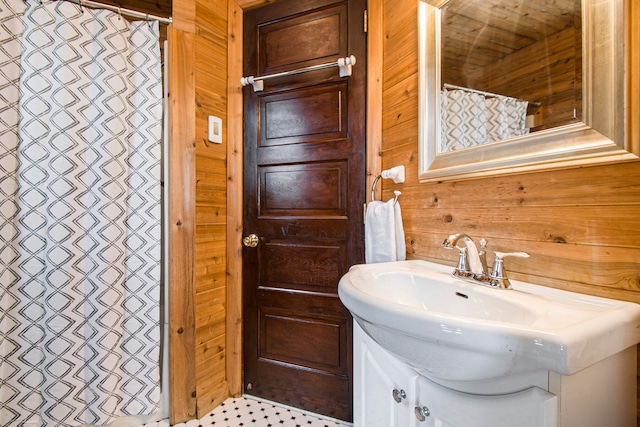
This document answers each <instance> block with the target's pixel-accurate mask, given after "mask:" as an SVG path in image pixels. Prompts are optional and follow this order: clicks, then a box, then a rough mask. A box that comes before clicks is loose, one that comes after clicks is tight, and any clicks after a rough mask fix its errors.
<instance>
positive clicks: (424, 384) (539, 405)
mask: <svg viewBox="0 0 640 427" xmlns="http://www.w3.org/2000/svg"><path fill="white" fill-rule="evenodd" d="M354 324H355V326H354V339H355V342H354V396H355V400H354V427H423V426H424V427H426V426H429V427H514V426H518V427H554V426H557V407H558V404H557V397H556V396H555V395H553V394H551V393H549V392H546V391H544V390H541V389H539V388H537V387H532V388H530V389H527V390H525V391H521V392H518V393H512V394H507V395H498V396H480V395H474V394H469V393H461V392H457V391H454V390H451V389H448V388H445V387H442V386H440V385H438V384H435V383H433V382H432V381H430V380H428V379H426V378H424V377H421V376H420V375H418V374H417V373H416V372H415V371H414V370H413V369H411V368H409V367H408V366H407V365H406V364H404V363H403V362H401V361H399V360H398V359H397V358H396V357H395V356H393V355H391V354H390V353H389V352H387V351H386V350H385V349H383V348H382V347H380V346H379V345H378V344H377V343H376V342H375V341H373V340H372V339H371V338H370V337H369V336H368V335H367V334H366V333H365V332H364V331H362V329H361V328H360V327H359V326H358V325H357V323H355V322H354ZM401 393H403V394H402V396H404V397H401V396H400V394H401Z"/></svg>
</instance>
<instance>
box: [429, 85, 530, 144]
mask: <svg viewBox="0 0 640 427" xmlns="http://www.w3.org/2000/svg"><path fill="white" fill-rule="evenodd" d="M527 105H528V103H527V101H522V100H519V99H515V98H510V97H506V96H495V97H485V96H484V95H481V94H478V93H474V92H469V91H465V90H462V89H453V90H448V89H443V90H442V93H441V97H440V111H441V114H440V130H441V133H440V146H439V151H438V152H439V153H446V152H449V151H456V150H461V149H464V148H469V147H474V146H477V145H482V144H486V143H489V142H494V141H501V140H504V139H508V138H512V137H515V136H519V135H524V134H527V133H529V129H528V128H527V127H526V116H527Z"/></svg>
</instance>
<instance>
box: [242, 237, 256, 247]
mask: <svg viewBox="0 0 640 427" xmlns="http://www.w3.org/2000/svg"><path fill="white" fill-rule="evenodd" d="M258 242H260V238H259V237H258V236H256V235H255V234H249V235H248V236H246V237H245V238H244V239H242V244H243V245H244V246H246V247H247V248H255V247H256V246H258Z"/></svg>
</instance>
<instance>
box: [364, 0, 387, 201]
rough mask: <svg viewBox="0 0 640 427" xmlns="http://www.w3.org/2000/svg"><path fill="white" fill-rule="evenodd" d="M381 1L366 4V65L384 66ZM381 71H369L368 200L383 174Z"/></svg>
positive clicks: (377, 190) (379, 192)
mask: <svg viewBox="0 0 640 427" xmlns="http://www.w3.org/2000/svg"><path fill="white" fill-rule="evenodd" d="M383 6H384V5H383V1H382V0H369V1H368V3H367V17H368V23H367V27H368V29H367V31H368V34H369V35H368V38H367V56H368V58H367V64H382V49H383V46H384V44H383V37H384V34H383V31H384V28H383V23H384V7H383ZM381 105H382V67H380V66H374V67H370V68H369V69H368V70H367V187H366V188H367V196H366V197H367V198H366V199H365V200H369V197H370V196H369V194H370V193H371V186H372V185H373V181H374V179H375V178H376V176H378V175H380V172H382V168H381V164H382V160H381V157H380V156H381V154H380V149H381V147H382V109H381V108H380V106H381ZM381 187H382V186H380V187H377V188H376V194H375V197H376V200H380V195H381V191H380V188H381Z"/></svg>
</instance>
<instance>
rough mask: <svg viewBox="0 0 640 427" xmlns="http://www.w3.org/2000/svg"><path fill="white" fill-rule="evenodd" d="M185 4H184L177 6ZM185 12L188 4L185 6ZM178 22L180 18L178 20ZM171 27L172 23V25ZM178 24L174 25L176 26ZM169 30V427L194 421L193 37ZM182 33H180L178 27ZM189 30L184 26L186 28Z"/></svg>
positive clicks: (175, 29)
mask: <svg viewBox="0 0 640 427" xmlns="http://www.w3.org/2000/svg"><path fill="white" fill-rule="evenodd" d="M182 3H188V2H180V3H179V4H182ZM185 7H186V8H189V7H190V6H189V4H185ZM180 16H182V15H180ZM174 22H175V21H174ZM179 22H180V19H178V23H179ZM180 27H182V26H181V25H176V26H174V25H171V26H170V27H169V33H168V38H169V75H170V76H171V78H170V79H169V101H170V102H169V141H170V143H169V158H170V159H171V160H170V161H169V175H170V176H171V179H170V180H169V181H168V185H169V201H168V204H169V219H168V223H169V226H168V228H169V231H168V233H169V234H168V236H167V238H168V241H169V277H168V283H170V284H171V286H169V384H170V387H171V392H170V395H171V400H170V402H171V403H170V404H171V408H170V411H169V412H170V413H169V419H170V421H171V423H172V424H176V423H180V422H185V421H187V420H190V419H193V418H195V416H196V399H195V392H196V379H195V376H196V373H195V333H196V330H195V316H194V314H195V313H194V304H195V303H194V301H195V288H194V282H195V271H194V268H193V267H194V257H195V242H194V235H195V230H194V227H195V224H194V219H195V188H194V186H193V183H194V182H195V177H194V171H195V153H194V151H195V149H194V144H195V123H194V121H193V120H185V119H184V118H185V117H192V118H193V117H195V102H194V101H195V96H194V92H195V84H194V75H193V65H194V61H195V52H194V35H193V34H192V33H188V32H185V31H183V30H180V29H178V28H180ZM182 28H184V27H182ZM187 28H188V26H187Z"/></svg>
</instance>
